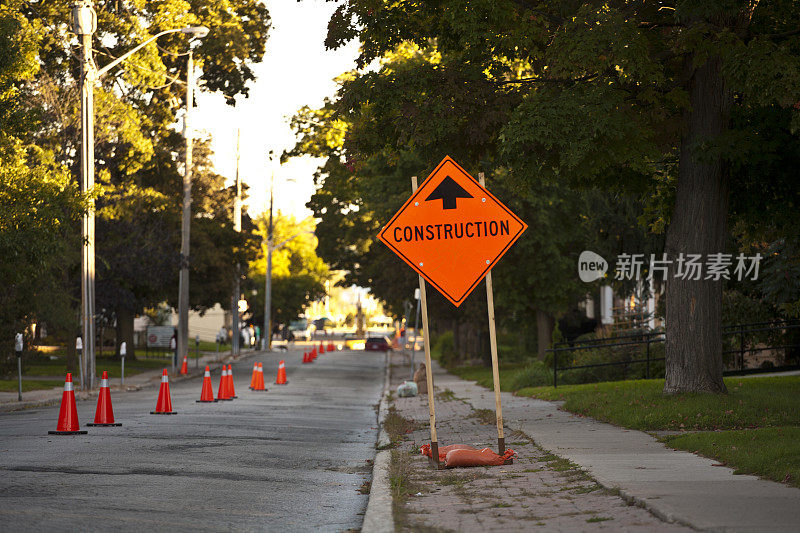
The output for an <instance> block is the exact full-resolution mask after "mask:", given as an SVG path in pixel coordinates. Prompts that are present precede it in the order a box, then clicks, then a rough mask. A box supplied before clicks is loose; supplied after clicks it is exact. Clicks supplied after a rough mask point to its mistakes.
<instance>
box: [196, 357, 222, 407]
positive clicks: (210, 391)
mask: <svg viewBox="0 0 800 533" xmlns="http://www.w3.org/2000/svg"><path fill="white" fill-rule="evenodd" d="M216 401H217V400H215V399H214V385H212V383H211V370H210V369H209V368H208V366H206V371H205V373H204V374H203V388H202V389H201V390H200V399H199V400H197V403H214V402H216Z"/></svg>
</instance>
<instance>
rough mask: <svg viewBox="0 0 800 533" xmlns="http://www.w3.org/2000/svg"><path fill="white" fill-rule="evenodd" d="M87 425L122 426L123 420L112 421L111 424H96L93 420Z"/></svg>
mask: <svg viewBox="0 0 800 533" xmlns="http://www.w3.org/2000/svg"><path fill="white" fill-rule="evenodd" d="M86 425H87V426H92V427H110V426H121V425H122V422H112V423H111V424H95V423H94V422H91V423H89V424H86Z"/></svg>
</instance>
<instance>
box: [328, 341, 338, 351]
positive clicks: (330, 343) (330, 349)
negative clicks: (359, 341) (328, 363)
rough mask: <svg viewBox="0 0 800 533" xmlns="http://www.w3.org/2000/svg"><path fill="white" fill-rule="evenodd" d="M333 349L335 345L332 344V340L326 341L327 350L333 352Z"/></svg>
mask: <svg viewBox="0 0 800 533" xmlns="http://www.w3.org/2000/svg"><path fill="white" fill-rule="evenodd" d="M335 350H336V346H334V345H333V343H332V342H329V343H328V351H329V352H333V351H335Z"/></svg>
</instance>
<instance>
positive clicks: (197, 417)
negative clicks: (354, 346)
mask: <svg viewBox="0 0 800 533" xmlns="http://www.w3.org/2000/svg"><path fill="white" fill-rule="evenodd" d="M301 358H302V353H299V352H289V353H287V354H270V355H262V356H256V357H251V358H248V359H245V360H243V361H240V362H239V363H236V364H234V379H235V385H236V393H237V394H238V396H239V398H238V399H236V400H234V401H232V402H218V403H214V404H199V403H195V400H196V399H198V398H199V397H200V385H201V381H200V380H199V379H192V380H188V381H186V382H183V383H180V384H171V390H172V404H173V408H174V410H176V411H178V414H177V415H174V416H156V415H151V414H149V413H150V411H152V410H153V409H154V408H155V403H156V397H157V394H158V389H152V388H151V389H146V390H142V391H138V392H129V393H120V394H116V395H115V396H113V395H112V399H113V400H114V414H115V417H116V419H117V421H118V422H122V423H123V425H122V427H110V428H90V427H85V424H86V422H91V421H92V419H93V418H94V411H95V402H94V401H86V402H78V414H79V419H80V422H81V424H82V426H81V429H86V430H88V431H89V433H88V435H81V436H69V437H63V436H55V435H48V434H47V431H48V430H53V429H55V427H56V421H57V417H58V407H52V408H41V409H36V410H28V411H20V412H12V413H3V414H0V530H2V531H30V530H45V529H46V530H80V531H86V530H104V531H107V530H112V529H113V530H118V531H131V530H142V529H144V530H169V531H188V530H194V531H197V530H213V531H234V530H235V531H310V530H315V531H317V530H321V531H345V530H348V529H351V528H359V527H360V526H361V522H362V519H363V513H364V510H365V509H366V505H367V497H368V496H367V495H366V494H361V493H360V492H359V488H360V487H361V485H362V484H363V483H364V482H365V481H368V480H369V479H370V477H371V474H372V468H371V464H372V463H371V461H372V460H373V459H374V456H375V440H376V437H377V429H376V408H375V404H376V403H377V402H378V401H379V397H380V393H381V390H382V387H383V376H384V370H383V369H384V355H383V354H382V353H381V354H379V353H365V352H352V351H345V352H335V353H331V354H323V355H320V356H319V357H318V358H317V360H316V361H315V362H314V363H313V364H310V365H303V364H301V363H300V361H301ZM279 359H285V360H286V367H287V375H288V380H289V384H288V385H286V386H276V385H271V383H272V382H274V381H275V372H276V371H277V366H278V360H279ZM253 361H261V362H263V363H264V376H265V382H266V383H267V387H268V389H269V390H268V391H267V392H254V391H250V390H249V389H248V385H249V383H250V373H251V370H252V367H253ZM212 380H213V383H214V392H215V394H216V390H217V386H218V382H219V374H218V373H217V374H214V375H213V378H212Z"/></svg>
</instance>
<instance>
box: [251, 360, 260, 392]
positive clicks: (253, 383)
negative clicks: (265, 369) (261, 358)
mask: <svg viewBox="0 0 800 533" xmlns="http://www.w3.org/2000/svg"><path fill="white" fill-rule="evenodd" d="M257 377H258V363H255V362H254V363H253V375H252V376H250V390H253V389H255V386H256V378H257Z"/></svg>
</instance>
